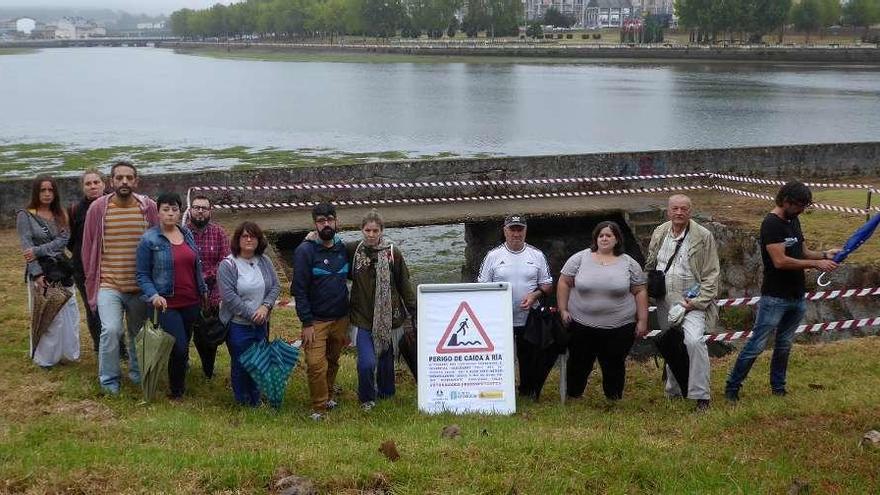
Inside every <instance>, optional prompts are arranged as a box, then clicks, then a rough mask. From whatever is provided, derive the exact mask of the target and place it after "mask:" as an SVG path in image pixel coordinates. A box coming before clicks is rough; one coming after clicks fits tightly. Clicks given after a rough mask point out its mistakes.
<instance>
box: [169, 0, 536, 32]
mask: <svg viewBox="0 0 880 495" xmlns="http://www.w3.org/2000/svg"><path fill="white" fill-rule="evenodd" d="M464 3H465V2H464V0H246V1H243V2H240V3H235V4H232V5H228V6H226V5H222V4H216V5H214V6H213V7H210V8H208V9H203V10H192V9H181V10H178V11H175V12H174V13H172V14H171V16H170V24H171V30H172V32H173V33H174V34H175V35H176V36H181V37H185V38H241V37H244V36H257V37H260V38H297V37H313V36H330V37H331V38H332V36H334V35H342V34H345V35H366V36H376V37H391V36H397V34H398V33H400V34H401V35H402V36H405V37H418V36H421V35H422V34H426V35H428V36H429V37H431V38H440V37H442V36H443V35H444V34H447V35H448V36H453V35H454V34H455V33H456V32H457V31H459V30H461V31H464V32H465V33H467V34H468V35H469V36H476V35H477V33H478V32H481V31H484V32H486V33H487V35H490V36H511V35H516V34H517V33H518V29H519V23H520V19H521V18H522V5H521V3H520V1H519V0H471V1H469V2H467V3H468V5H467V12H466V14H465V16H464V18H463V20H462V21H461V23H459V20H458V18H457V17H456V13H457V12H459V11H460V10H461V9H462V8H463V7H464Z"/></svg>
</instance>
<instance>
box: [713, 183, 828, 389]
mask: <svg viewBox="0 0 880 495" xmlns="http://www.w3.org/2000/svg"><path fill="white" fill-rule="evenodd" d="M812 202H813V194H812V193H811V192H810V188H808V187H807V186H806V185H804V184H803V183H800V182H796V181H792V182H788V183H787V184H785V185H784V186H782V188H781V189H780V190H779V192H778V193H777V194H776V207H775V208H773V210H772V211H771V212H770V213H768V214H767V216H766V217H765V218H764V221H763V222H762V223H761V258H762V261H763V262H764V281H763V283H762V284H761V300H760V301H759V302H758V314H757V316H756V317H755V325H754V327H752V334H751V336H750V337H749V340H748V341H747V342H746V344H745V346H743V348H742V350H741V351H740V353H739V357H738V358H737V359H736V363H735V364H734V365H733V368H732V369H731V370H730V375H728V377H727V385H726V387H725V390H724V396H725V397H726V398H727V400H729V401H737V400H739V389H740V387H741V386H742V382H743V381H744V380H745V379H746V376H748V374H749V370H750V369H751V368H752V364H754V363H755V359H757V357H758V355H759V354H761V352H762V351H763V350H764V347H766V345H767V339H768V337H769V336H770V332H772V331H773V330H774V329H775V330H776V341H775V344H774V346H773V358H772V359H771V361H770V388H771V390H772V391H773V395H778V396H783V395H785V394H786V391H785V374H786V371H787V369H788V356H789V353H790V352H791V343H792V341H793V340H794V332H795V330H796V329H797V326H798V324H799V323H800V322H801V319H802V318H803V317H804V313H805V312H806V304H805V301H804V292H806V283H805V279H804V270H805V269H807V268H815V269H817V270H821V271H823V272H830V271H832V270H834V269H835V268H837V263H835V262H834V261H832V258H834V255H835V254H837V252H838V251H840V250H839V249H831V250H828V251H811V250H809V249H807V248H806V247H805V246H804V234H803V232H801V223H800V221H799V220H798V215H800V214H801V213H802V212H803V211H804V209H805V208H806V207H807V206H809V205H810V203H812Z"/></svg>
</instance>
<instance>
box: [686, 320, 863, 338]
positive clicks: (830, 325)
mask: <svg viewBox="0 0 880 495" xmlns="http://www.w3.org/2000/svg"><path fill="white" fill-rule="evenodd" d="M876 326H880V316H876V317H874V318H862V319H860V320H840V321H829V322H825V323H813V324H811V325H800V326H798V327H797V329H796V330H795V331H794V333H796V334H799V333H819V332H825V331H831V330H837V331H840V330H851V329H853V328H863V327H876ZM751 335H752V332H751V330H749V331H742V332H724V333H716V334H711V335H705V336H704V337H703V342H729V341H731V340H738V339H744V338H749V336H751Z"/></svg>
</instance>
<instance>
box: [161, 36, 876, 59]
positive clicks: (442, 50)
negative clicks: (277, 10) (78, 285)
mask: <svg viewBox="0 0 880 495" xmlns="http://www.w3.org/2000/svg"><path fill="white" fill-rule="evenodd" d="M156 46H158V47H161V48H177V49H197V48H209V49H214V50H218V49H219V50H227V51H241V50H249V49H258V50H272V51H290V52H306V53H309V52H311V53H388V54H402V55H440V56H454V57H461V56H484V57H486V56H488V57H521V58H583V59H609V58H612V59H649V60H706V61H769V62H838V63H840V62H842V63H855V62H859V63H863V62H880V48H877V47H876V46H873V45H865V46H860V47H853V46H847V47H839V46H836V47H833V46H825V47H776V46H774V47H762V46H745V47H739V46H727V47H725V46H684V45H679V46H656V45H641V46H639V45H632V46H623V45H616V44H607V45H598V44H594V45H582V46H577V45H554V44H549V45H548V44H544V43H538V44H532V43H507V44H501V43H491V44H489V43H478V42H474V43H465V44H462V43H418V44H416V43H410V44H400V45H381V44H376V45H357V44H351V45H345V46H343V45H326V44H301V43H298V44H287V43H253V44H252V43H208V42H192V41H166V42H160V43H156Z"/></svg>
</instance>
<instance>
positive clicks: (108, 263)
mask: <svg viewBox="0 0 880 495" xmlns="http://www.w3.org/2000/svg"><path fill="white" fill-rule="evenodd" d="M147 227H149V225H148V223H147V221H146V219H145V218H144V215H143V213H142V212H141V209H140V207H139V206H138V205H137V204H134V205H132V206H130V207H121V206H117V205H116V204H114V203H113V202H112V201H110V202H109V204H108V205H107V214H106V216H105V217H104V245H103V247H102V254H101V287H106V288H110V289H115V290H118V291H120V292H124V293H137V292H140V289H139V288H138V285H137V282H136V281H135V258H136V252H137V246H138V242H140V239H141V236H142V235H143V234H144V231H145V230H147Z"/></svg>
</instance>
